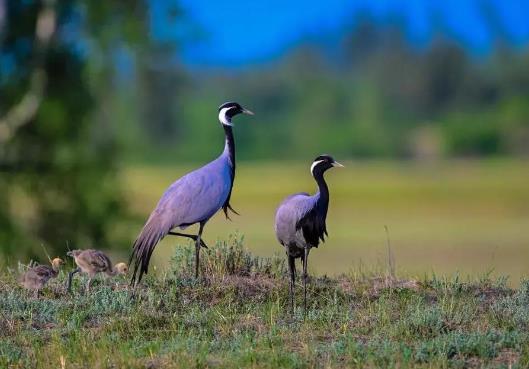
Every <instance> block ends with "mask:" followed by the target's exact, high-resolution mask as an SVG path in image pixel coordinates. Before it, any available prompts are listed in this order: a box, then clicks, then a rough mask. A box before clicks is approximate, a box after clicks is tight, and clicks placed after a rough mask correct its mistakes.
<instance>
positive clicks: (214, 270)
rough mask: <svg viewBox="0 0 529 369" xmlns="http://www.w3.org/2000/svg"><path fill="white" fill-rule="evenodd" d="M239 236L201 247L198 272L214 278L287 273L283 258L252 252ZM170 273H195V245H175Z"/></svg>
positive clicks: (177, 276)
mask: <svg viewBox="0 0 529 369" xmlns="http://www.w3.org/2000/svg"><path fill="white" fill-rule="evenodd" d="M243 241H244V237H243V236H242V235H232V236H230V237H229V238H228V239H227V240H219V241H217V242H216V243H215V245H214V246H213V247H211V248H209V249H202V251H201V254H200V255H201V260H200V268H201V269H200V274H201V275H207V276H215V277H221V278H222V277H227V276H234V275H235V276H245V277H251V276H267V277H278V276H281V275H283V274H284V273H286V266H285V260H284V258H281V257H280V256H279V255H276V256H274V257H272V258H263V257H257V256H254V255H252V254H251V253H250V252H249V250H248V249H246V248H245V247H244V246H243V244H244V242H243ZM171 272H172V275H173V276H174V277H175V278H177V279H178V278H190V277H193V278H194V275H195V246H194V244H188V245H186V246H178V247H177V248H176V249H175V254H174V255H173V257H172V259H171Z"/></svg>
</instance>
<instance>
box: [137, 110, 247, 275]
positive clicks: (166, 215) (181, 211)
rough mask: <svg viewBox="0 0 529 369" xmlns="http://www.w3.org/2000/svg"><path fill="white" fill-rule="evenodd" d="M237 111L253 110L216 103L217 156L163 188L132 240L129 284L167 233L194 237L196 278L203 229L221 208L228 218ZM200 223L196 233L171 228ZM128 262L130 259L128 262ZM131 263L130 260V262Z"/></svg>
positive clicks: (145, 268)
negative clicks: (220, 136)
mask: <svg viewBox="0 0 529 369" xmlns="http://www.w3.org/2000/svg"><path fill="white" fill-rule="evenodd" d="M237 114H249V115H253V113H252V112H251V111H249V110H247V109H244V108H243V107H242V106H241V105H239V104H238V103H236V102H226V103H224V104H222V105H221V106H220V107H219V121H220V123H221V125H222V127H223V128H224V134H225V145H224V151H223V152H222V154H220V156H219V157H218V158H217V159H215V160H213V161H212V162H210V163H208V164H206V165H205V166H203V167H201V168H199V169H197V170H194V171H193V172H190V173H188V174H186V175H184V176H183V177H181V178H180V179H178V180H177V181H176V182H174V183H173V184H172V185H171V186H169V188H168V189H167V190H166V191H165V193H164V194H163V196H162V198H161V199H160V201H159V202H158V205H157V206H156V208H155V209H154V210H153V212H152V213H151V215H150V216H149V218H148V219H147V222H146V223H145V225H144V227H143V229H142V231H141V233H140V235H139V236H138V238H137V239H136V241H135V242H134V246H133V251H132V255H131V260H130V261H131V262H132V261H133V260H134V270H133V275H132V284H133V285H136V284H137V283H139V282H140V281H141V278H142V276H143V274H144V273H147V271H148V267H149V261H150V259H151V255H152V253H153V251H154V248H155V247H156V245H157V244H158V242H159V241H160V240H161V239H163V238H164V237H165V236H166V235H168V234H169V235H174V236H182V237H187V238H191V239H193V240H194V241H195V278H198V269H199V262H200V248H201V247H206V248H207V246H206V244H205V243H204V242H203V241H202V232H203V230H204V226H205V224H206V223H207V222H208V220H209V219H210V218H211V217H212V216H213V215H214V214H215V213H216V212H217V211H219V210H220V209H223V210H224V214H225V215H226V218H228V219H229V215H228V210H231V211H233V212H234V213H236V212H235V211H234V210H233V209H232V207H231V206H230V197H231V191H232V187H233V180H234V178H235V141H234V138H233V130H232V128H233V124H232V119H233V117H234V116H236V115H237ZM197 223H198V225H199V227H198V234H196V235H194V234H186V233H181V232H174V231H172V230H173V229H174V228H178V227H179V228H180V229H184V228H186V227H189V226H191V225H193V224H197ZM129 264H131V263H129ZM131 265H132V264H131Z"/></svg>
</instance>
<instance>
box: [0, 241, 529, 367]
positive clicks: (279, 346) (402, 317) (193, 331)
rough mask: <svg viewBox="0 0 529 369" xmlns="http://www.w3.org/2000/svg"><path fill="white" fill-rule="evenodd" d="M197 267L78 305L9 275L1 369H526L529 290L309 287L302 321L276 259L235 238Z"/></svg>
mask: <svg viewBox="0 0 529 369" xmlns="http://www.w3.org/2000/svg"><path fill="white" fill-rule="evenodd" d="M202 254H203V255H204V257H203V258H202V260H201V261H202V263H201V268H202V270H201V273H202V275H203V276H204V278H202V279H201V281H199V282H197V281H195V280H194V278H193V277H192V275H193V274H194V249H193V248H192V247H191V246H189V245H188V246H182V247H179V248H177V253H176V255H174V257H173V260H172V268H171V270H170V271H167V272H166V273H165V274H163V275H158V276H151V275H149V276H147V278H146V279H145V282H144V283H143V284H142V286H141V288H140V289H139V291H138V296H137V298H136V299H134V300H133V299H131V298H130V290H129V287H128V280H127V279H125V278H122V279H119V278H118V279H112V280H110V279H109V280H104V279H100V280H99V281H98V283H96V284H95V285H94V288H93V291H92V292H91V294H90V295H88V296H85V295H84V293H83V292H82V290H81V288H82V287H81V286H82V285H83V283H82V281H80V280H77V281H76V284H75V285H74V294H73V295H68V294H67V293H66V292H65V290H64V284H65V281H66V277H67V275H66V273H64V272H62V273H61V274H60V276H59V278H57V279H56V280H53V281H51V283H50V284H49V285H48V287H47V288H46V289H45V290H44V293H43V296H42V297H41V298H40V299H38V300H36V299H34V298H32V297H30V296H29V294H28V293H27V292H26V291H24V290H22V289H21V288H20V287H19V286H18V285H17V284H16V276H17V273H18V271H7V272H6V273H4V274H3V275H1V276H0V368H3V367H13V368H25V367H36V368H49V367H64V368H88V367H89V368H109V367H115V368H127V367H147V368H162V367H169V368H190V367H198V368H209V367H220V368H234V367H240V368H251V367H264V368H278V367H293V368H311V367H321V368H327V367H329V368H336V367H338V368H340V367H343V368H351V367H352V368H365V367H368V368H509V367H512V368H526V367H528V366H529V281H523V282H522V283H521V284H520V287H519V288H518V289H516V290H514V289H510V288H508V287H507V286H506V284H505V283H504V280H494V281H492V280H489V279H487V278H482V279H480V280H476V281H462V280H461V279H459V278H456V277H455V278H449V279H443V278H435V277H433V278H428V279H424V280H399V279H397V278H389V277H377V276H375V275H369V274H365V273H363V274H359V273H350V274H348V275H343V276H340V277H338V278H333V279H331V278H326V277H319V278H312V280H311V282H310V285H309V307H308V311H307V313H306V315H305V314H304V313H303V311H302V309H301V307H298V308H297V310H296V312H295V314H294V316H291V314H290V311H289V309H288V281H287V277H286V268H285V263H284V260H283V258H282V257H275V258H271V259H263V258H257V257H255V256H252V255H251V254H250V253H249V252H248V251H246V250H245V249H244V247H243V245H242V241H241V239H239V238H231V239H229V240H228V241H226V242H220V243H218V244H217V245H216V246H215V247H212V248H211V249H210V250H207V251H205V252H203V253H202ZM202 254H201V255H202ZM300 287H301V285H300V286H299V288H298V294H297V301H298V304H301V302H302V293H301V288H300Z"/></svg>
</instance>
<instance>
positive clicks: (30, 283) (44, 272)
mask: <svg viewBox="0 0 529 369" xmlns="http://www.w3.org/2000/svg"><path fill="white" fill-rule="evenodd" d="M62 264H64V262H63V261H62V259H60V258H55V259H53V260H52V261H51V266H48V265H36V266H33V267H30V268H29V269H28V270H27V271H26V272H25V273H24V274H22V275H21V276H20V278H19V282H20V284H21V285H22V286H23V287H24V288H25V289H28V290H33V291H34V293H35V297H38V296H39V293H40V290H41V289H42V288H43V287H44V286H45V285H46V283H48V281H49V280H50V279H51V278H56V277H57V276H58V275H59V268H60V266H61V265H62Z"/></svg>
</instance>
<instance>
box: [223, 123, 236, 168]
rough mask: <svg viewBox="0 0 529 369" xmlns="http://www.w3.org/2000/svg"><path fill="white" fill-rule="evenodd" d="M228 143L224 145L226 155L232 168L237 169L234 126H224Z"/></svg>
mask: <svg viewBox="0 0 529 369" xmlns="http://www.w3.org/2000/svg"><path fill="white" fill-rule="evenodd" d="M222 127H224V135H225V136H226V143H225V144H224V154H225V155H227V156H228V158H229V159H230V164H231V166H232V167H233V168H234V169H235V140H234V138H233V129H232V126H229V125H226V124H223V125H222Z"/></svg>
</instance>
